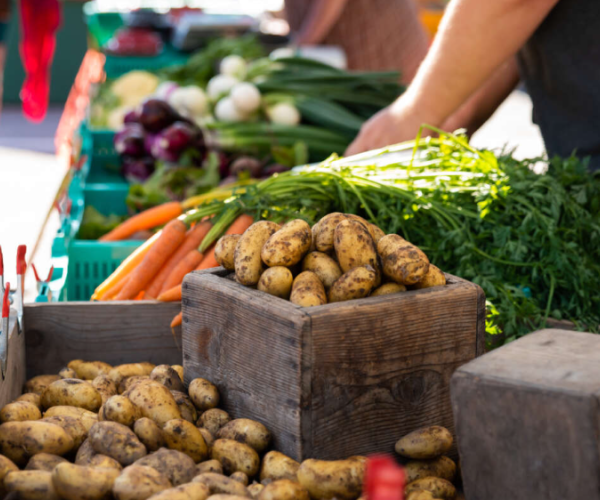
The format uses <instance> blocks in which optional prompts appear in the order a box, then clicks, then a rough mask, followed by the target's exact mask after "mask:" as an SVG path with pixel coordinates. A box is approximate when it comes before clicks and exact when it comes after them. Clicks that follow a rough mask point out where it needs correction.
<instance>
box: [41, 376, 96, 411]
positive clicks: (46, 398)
mask: <svg viewBox="0 0 600 500" xmlns="http://www.w3.org/2000/svg"><path fill="white" fill-rule="evenodd" d="M101 405H102V396H100V393H99V392H98V391H97V390H96V389H94V386H93V385H92V384H90V383H89V382H85V381H83V380H79V379H76V378H65V379H62V380H57V381H56V382H52V383H51V384H50V385H49V386H48V387H46V389H45V390H44V392H43V393H42V406H43V407H44V408H46V409H47V408H50V407H51V406H76V407H79V408H83V409H85V410H89V411H98V409H99V408H100V406H101Z"/></svg>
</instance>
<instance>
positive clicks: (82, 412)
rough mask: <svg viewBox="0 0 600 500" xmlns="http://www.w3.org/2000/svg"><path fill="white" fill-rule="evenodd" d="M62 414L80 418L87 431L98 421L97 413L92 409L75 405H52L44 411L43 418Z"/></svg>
mask: <svg viewBox="0 0 600 500" xmlns="http://www.w3.org/2000/svg"><path fill="white" fill-rule="evenodd" d="M60 415H64V416H66V417H75V418H78V419H79V420H81V423H82V424H83V425H84V427H85V429H86V431H87V432H89V431H90V429H91V428H92V426H93V425H94V424H95V423H96V422H98V415H97V414H95V413H94V412H92V411H89V410H86V409H84V408H79V407H77V406H53V407H52V408H48V410H46V411H45V412H44V418H48V417H56V416H60Z"/></svg>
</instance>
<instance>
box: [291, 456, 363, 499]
mask: <svg viewBox="0 0 600 500" xmlns="http://www.w3.org/2000/svg"><path fill="white" fill-rule="evenodd" d="M364 472H365V463H364V461H362V460H352V459H348V460H334V461H325V460H313V459H309V460H305V461H304V462H302V464H300V468H299V469H298V482H299V483H300V484H301V485H302V486H304V488H306V489H307V490H308V492H309V494H310V496H311V497H313V498H323V499H329V498H334V497H336V498H338V499H346V500H350V499H354V498H358V497H359V496H360V494H361V492H362V487H363V476H364Z"/></svg>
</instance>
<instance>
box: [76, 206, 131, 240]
mask: <svg viewBox="0 0 600 500" xmlns="http://www.w3.org/2000/svg"><path fill="white" fill-rule="evenodd" d="M126 218H127V216H126V215H124V216H119V215H114V214H111V215H102V214H101V213H100V212H98V210H96V209H95V208H94V207H90V206H88V207H85V210H84V212H83V218H82V220H81V225H80V226H79V232H78V233H77V238H78V239H80V240H97V239H98V238H100V237H101V236H104V235H105V234H106V233H108V232H109V231H112V230H113V229H114V228H115V227H117V226H118V225H119V224H120V223H121V222H123V221H124V220H125V219H126Z"/></svg>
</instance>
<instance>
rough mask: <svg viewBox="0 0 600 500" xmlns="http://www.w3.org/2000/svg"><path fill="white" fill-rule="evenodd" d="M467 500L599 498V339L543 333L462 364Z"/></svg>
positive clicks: (456, 402) (459, 409) (457, 393)
mask: <svg viewBox="0 0 600 500" xmlns="http://www.w3.org/2000/svg"><path fill="white" fill-rule="evenodd" d="M451 391H452V407H453V410H454V417H455V423H456V432H457V437H458V447H459V452H460V458H461V468H462V476H463V483H464V489H465V494H466V497H467V498H468V499H469V500H507V499H511V500H537V499H540V500H542V499H543V500H565V499H579V498H585V499H586V500H598V499H600V474H599V471H600V437H599V436H600V336H599V335H592V334H589V333H581V332H569V331H564V330H553V329H549V330H542V331H539V332H536V333H532V334H530V335H527V336H525V337H523V338H521V339H519V340H517V341H515V342H512V343H510V344H508V345H506V346H504V347H501V348H499V349H497V350H495V351H492V352H490V353H488V354H486V355H485V356H483V357H481V358H480V359H477V360H475V361H472V362H471V363H469V364H467V365H465V366H463V367H461V368H459V369H458V370H457V371H456V373H455V374H454V376H453V378H452V388H451Z"/></svg>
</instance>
